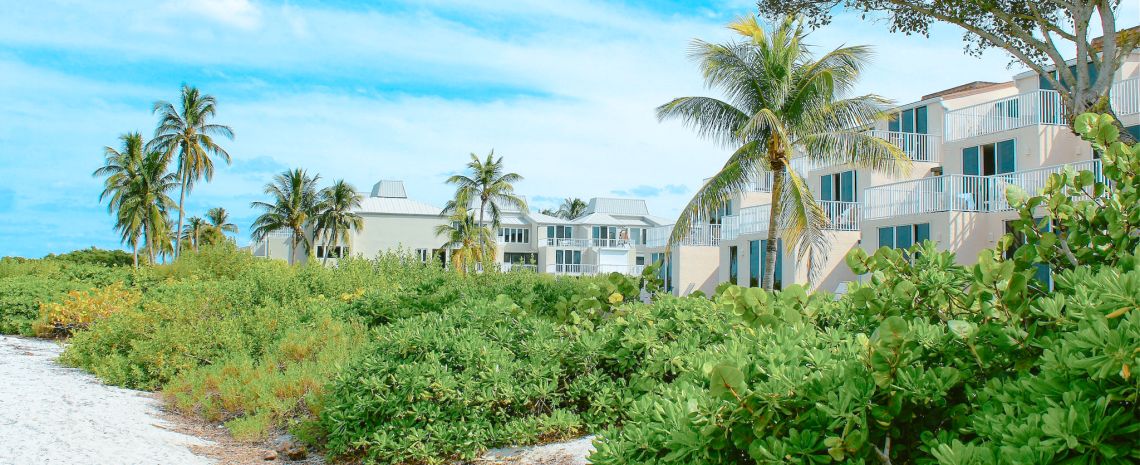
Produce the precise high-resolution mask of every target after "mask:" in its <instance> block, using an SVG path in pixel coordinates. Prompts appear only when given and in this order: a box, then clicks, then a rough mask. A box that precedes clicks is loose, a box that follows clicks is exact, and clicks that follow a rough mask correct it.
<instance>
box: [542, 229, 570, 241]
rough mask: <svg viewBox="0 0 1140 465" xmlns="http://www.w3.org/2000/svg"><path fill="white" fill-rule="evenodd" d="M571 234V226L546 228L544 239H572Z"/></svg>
mask: <svg viewBox="0 0 1140 465" xmlns="http://www.w3.org/2000/svg"><path fill="white" fill-rule="evenodd" d="M573 232H574V227H573V226H547V227H546V237H549V238H551V239H555V238H557V239H570V238H572V237H574V235H573Z"/></svg>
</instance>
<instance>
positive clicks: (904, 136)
mask: <svg viewBox="0 0 1140 465" xmlns="http://www.w3.org/2000/svg"><path fill="white" fill-rule="evenodd" d="M871 135H872V136H875V137H878V138H880V139H883V140H886V141H887V142H890V143H891V144H894V145H895V146H896V147H898V148H900V149H902V151H903V153H905V154H906V155H907V156H908V157H910V159H911V160H913V161H918V162H926V163H937V162H939V161H941V157H940V150H939V146H941V145H942V141H941V140H940V139H941V138H940V137H938V136H933V135H930V134H916V133H910V132H898V131H879V130H875V131H871Z"/></svg>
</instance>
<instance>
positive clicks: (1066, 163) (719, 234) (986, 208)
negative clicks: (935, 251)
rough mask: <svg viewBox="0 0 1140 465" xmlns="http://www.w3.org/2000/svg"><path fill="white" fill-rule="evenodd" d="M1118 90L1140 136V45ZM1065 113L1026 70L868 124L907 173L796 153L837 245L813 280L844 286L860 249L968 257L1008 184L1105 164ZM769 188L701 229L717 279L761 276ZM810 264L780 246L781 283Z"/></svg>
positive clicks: (991, 227)
mask: <svg viewBox="0 0 1140 465" xmlns="http://www.w3.org/2000/svg"><path fill="white" fill-rule="evenodd" d="M1110 95H1111V103H1112V108H1113V109H1114V111H1115V112H1116V115H1117V117H1118V118H1119V119H1120V120H1121V121H1122V122H1123V124H1124V126H1125V127H1126V129H1127V130H1128V131H1129V132H1131V133H1132V134H1133V135H1134V136H1136V137H1138V138H1140V53H1134V54H1133V55H1132V56H1131V57H1130V58H1129V59H1128V60H1127V62H1126V63H1125V64H1124V66H1123V68H1122V69H1121V70H1120V71H1119V72H1118V73H1117V76H1116V79H1115V83H1114V85H1113V86H1112V90H1111V94H1110ZM1064 114H1065V112H1064V107H1063V103H1062V101H1061V98H1060V95H1059V94H1058V93H1057V92H1056V91H1054V90H1052V89H1050V88H1049V86H1048V82H1047V81H1046V80H1044V79H1042V78H1040V77H1039V76H1038V75H1036V74H1034V73H1031V72H1030V73H1022V74H1019V75H1017V76H1015V77H1014V79H1013V80H1012V81H1009V82H1004V83H990V82H974V83H970V84H966V85H963V86H959V87H955V88H952V89H947V90H944V91H940V92H936V93H933V94H930V95H926V96H924V97H923V98H922V100H920V101H918V102H913V103H909V104H906V105H900V106H899V107H897V108H895V109H894V110H893V112H892V117H891V118H890V119H889V120H888V121H883V122H881V123H878V124H876V125H875V127H874V128H872V129H871V130H872V131H873V132H874V133H875V134H876V135H878V136H880V137H882V138H884V139H887V140H889V141H891V142H893V143H895V144H896V145H898V146H899V147H900V148H901V149H902V150H903V151H904V152H905V153H906V154H907V156H908V157H909V158H910V159H911V161H912V162H913V166H912V169H911V170H910V172H909V173H906V174H903V175H900V176H889V175H884V174H881V173H874V172H870V171H868V170H864V169H855V168H853V167H851V166H846V165H838V166H820V165H812V164H809V163H805V161H804V159H802V158H800V159H796V160H795V161H794V163H793V166H792V167H791V168H792V169H794V170H795V171H796V172H797V173H799V175H800V176H802V177H803V178H804V179H805V180H806V181H807V182H808V183H809V185H810V186H811V188H812V193H813V194H814V195H815V198H816V199H817V201H818V202H819V204H820V205H821V206H822V207H823V210H824V212H825V214H826V216H827V218H828V220H829V222H830V225H829V226H828V228H827V229H828V231H827V234H828V235H829V238H830V239H831V254H830V257H829V258H828V259H827V261H826V263H823V264H820V266H821V267H822V268H821V274H820V277H819V279H817V281H816V282H814V283H812V286H811V287H812V288H813V289H823V290H827V291H833V292H836V291H838V292H842V291H843V290H844V289H846V283H847V282H849V281H852V280H854V279H856V277H855V276H854V275H853V274H852V273H851V272H850V270H849V269H848V268H847V266H846V265H845V263H844V260H843V258H844V256H845V255H846V253H847V252H848V251H850V250H851V249H852V248H854V247H861V248H863V249H865V250H867V251H868V252H873V251H874V250H877V249H878V248H879V247H896V248H905V247H909V246H910V245H911V244H913V243H915V242H919V241H922V240H927V239H929V240H932V241H935V242H936V243H938V245H939V246H940V247H941V248H943V249H945V250H950V251H953V252H955V253H956V254H957V255H958V258H959V260H960V261H961V262H962V263H963V264H967V265H969V264H972V263H973V262H974V261H976V257H977V254H978V252H979V251H981V250H982V249H985V248H990V247H993V246H994V245H995V244H996V241H997V240H998V239H999V238H1000V237H1001V236H1002V235H1003V234H1004V233H1005V232H1006V223H1007V222H1008V221H1010V220H1012V219H1014V218H1016V217H1017V215H1016V213H1015V212H1013V211H1012V209H1011V208H1010V206H1009V204H1008V203H1007V202H1006V199H1005V191H1006V186H1008V185H1015V186H1018V187H1020V188H1022V189H1023V190H1025V191H1027V192H1029V193H1031V194H1032V193H1038V192H1040V191H1041V189H1042V188H1043V187H1044V184H1045V181H1046V179H1048V177H1049V175H1050V174H1052V173H1056V172H1059V171H1061V170H1064V169H1066V168H1069V169H1074V170H1092V171H1094V172H1099V170H1100V162H1099V160H1097V158H1096V154H1094V153H1093V152H1092V150H1091V149H1090V147H1089V144H1088V143H1086V142H1084V141H1081V140H1080V138H1079V137H1078V136H1076V135H1074V134H1073V133H1072V132H1071V131H1070V130H1069V128H1068V126H1067V124H1066V122H1065V120H1064ZM770 187H771V186H770V178H767V179H761V180H760V181H758V182H755V183H754V189H751V192H748V193H746V194H745V195H742V196H741V197H740V198H739V199H737V200H736V201H734V202H732V204H731V205H729V206H728V207H727V210H729V211H730V212H731V213H730V214H729V215H728V216H725V217H722V218H720V220H719V221H717V222H715V223H718V224H708V225H705V226H703V227H705V228H714V229H716V234H715V235H714V234H706V236H708V237H713V236H715V239H711V240H709V241H707V242H705V243H703V244H702V246H704V247H706V248H711V247H716V248H718V249H719V262H720V266H719V269H718V271H717V281H718V282H724V281H732V282H735V283H737V284H739V285H742V286H757V285H759V277H760V273H759V268H760V264H762V263H763V259H764V257H763V254H764V245H765V240H766V239H767V229H768V219H769V212H770V199H769V198H768V197H766V195H768V193H769V192H770V191H771V189H770ZM804 265H805V264H804V263H803V262H801V261H799V260H796V259H795V257H794V256H791V255H790V252H789V251H788V250H786V249H785V248H781V252H780V255H778V256H777V265H776V271H777V279H776V282H777V284H778V285H783V284H787V283H801V284H802V283H807V281H808V280H807V269H806V266H804ZM683 266H684V265H682V267H683ZM1043 278H1045V277H1044V276H1043Z"/></svg>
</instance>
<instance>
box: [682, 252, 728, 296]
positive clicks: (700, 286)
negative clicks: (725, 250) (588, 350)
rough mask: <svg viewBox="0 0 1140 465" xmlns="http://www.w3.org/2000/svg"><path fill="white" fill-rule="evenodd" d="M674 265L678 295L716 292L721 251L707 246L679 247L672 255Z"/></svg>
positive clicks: (718, 281)
mask: <svg viewBox="0 0 1140 465" xmlns="http://www.w3.org/2000/svg"><path fill="white" fill-rule="evenodd" d="M670 261H671V262H672V263H673V289H674V293H675V294H677V295H689V294H692V293H693V292H695V291H701V292H704V293H705V294H706V295H712V293H713V292H715V291H716V286H717V284H719V283H720V280H719V279H718V274H717V273H718V270H719V268H720V249H718V248H717V247H705V246H699V247H698V246H694V247H689V246H682V247H677V249H676V250H674V252H673V254H672V255H671V259H670Z"/></svg>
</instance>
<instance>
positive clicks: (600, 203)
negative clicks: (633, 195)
mask: <svg viewBox="0 0 1140 465" xmlns="http://www.w3.org/2000/svg"><path fill="white" fill-rule="evenodd" d="M591 213H609V214H613V215H630V216H640V215H648V214H649V208H648V207H646V206H645V201H644V200H641V199H615V198H608V197H594V198H592V199H590V204H589V206H587V208H586V214H587V215H588V214H591Z"/></svg>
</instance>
